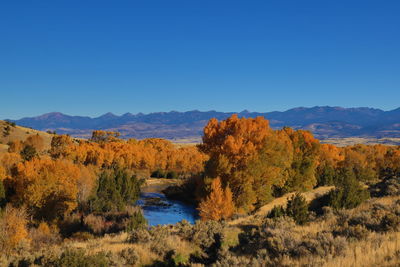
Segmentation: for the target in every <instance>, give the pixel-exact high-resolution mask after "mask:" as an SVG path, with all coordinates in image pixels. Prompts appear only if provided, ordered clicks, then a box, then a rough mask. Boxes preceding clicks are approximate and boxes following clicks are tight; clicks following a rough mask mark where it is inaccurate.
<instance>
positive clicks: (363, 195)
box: [327, 169, 370, 209]
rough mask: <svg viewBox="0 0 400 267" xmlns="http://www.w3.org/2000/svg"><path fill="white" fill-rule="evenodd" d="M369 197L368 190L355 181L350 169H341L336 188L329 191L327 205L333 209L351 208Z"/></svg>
mask: <svg viewBox="0 0 400 267" xmlns="http://www.w3.org/2000/svg"><path fill="white" fill-rule="evenodd" d="M369 197H370V195H369V192H368V191H367V190H366V189H364V188H363V187H362V186H361V185H360V184H359V182H358V181H357V179H356V177H355V174H354V172H353V171H352V170H349V169H344V170H342V171H341V177H340V180H338V184H337V188H336V189H333V190H332V191H331V192H329V194H328V197H327V201H328V203H327V204H328V205H329V206H331V207H333V208H334V209H343V208H344V209H352V208H355V207H357V206H358V205H360V204H361V203H362V202H364V201H365V200H367V199H368V198H369Z"/></svg>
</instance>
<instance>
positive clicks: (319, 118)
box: [14, 106, 400, 139]
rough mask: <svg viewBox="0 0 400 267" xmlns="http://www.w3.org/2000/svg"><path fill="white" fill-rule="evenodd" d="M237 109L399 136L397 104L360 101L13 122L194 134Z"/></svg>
mask: <svg viewBox="0 0 400 267" xmlns="http://www.w3.org/2000/svg"><path fill="white" fill-rule="evenodd" d="M234 113H237V114H238V115H239V117H246V118H251V117H257V116H264V117H265V118H267V119H268V120H269V121H270V125H271V127H273V128H275V129H279V128H282V127H283V126H291V127H293V128H295V129H309V130H311V131H312V132H313V133H314V134H315V135H316V137H317V138H329V137H355V136H370V137H374V136H375V137H376V136H381V137H382V136H383V137H400V126H399V125H400V108H398V109H394V110H392V111H383V110H380V109H374V108H367V107H360V108H344V107H331V106H315V107H310V108H307V107H298V108H293V109H289V110H287V111H279V112H278V111H275V112H264V113H261V112H251V111H249V110H243V111H241V112H218V111H215V110H210V111H198V110H192V111H186V112H178V111H169V112H153V113H149V114H143V113H137V114H131V113H125V114H123V115H121V116H118V115H115V114H113V113H111V112H108V113H106V114H104V115H101V116H100V117H97V118H90V117H82V116H69V115H65V114H63V113H60V112H51V113H46V114H43V115H41V116H38V117H33V118H23V119H20V120H14V122H16V123H17V124H19V125H21V126H26V127H32V128H34V129H38V130H55V131H57V133H61V134H64V133H65V134H70V135H72V136H77V137H87V136H90V133H91V131H92V130H113V131H121V132H122V133H123V136H125V137H134V138H148V137H160V138H167V139H173V138H199V137H200V136H201V134H202V131H203V127H204V126H205V124H206V123H207V121H208V120H209V119H211V118H216V119H218V120H219V121H220V120H224V119H226V118H228V117H229V116H231V115H232V114H234Z"/></svg>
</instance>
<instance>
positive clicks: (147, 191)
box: [137, 179, 198, 226]
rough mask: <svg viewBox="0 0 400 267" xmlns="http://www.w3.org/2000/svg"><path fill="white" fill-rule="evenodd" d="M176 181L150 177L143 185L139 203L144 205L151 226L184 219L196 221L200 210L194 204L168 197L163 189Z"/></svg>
mask: <svg viewBox="0 0 400 267" xmlns="http://www.w3.org/2000/svg"><path fill="white" fill-rule="evenodd" d="M175 183H176V181H174V180H169V179H148V180H147V182H146V185H145V186H143V187H142V193H141V195H140V199H139V200H138V202H137V204H138V205H139V206H141V207H142V209H143V213H144V217H145V218H146V219H147V222H148V224H149V226H155V225H159V224H175V223H177V222H180V221H182V220H186V221H188V222H190V223H194V222H195V221H196V220H197V219H198V212H197V210H196V208H195V207H194V206H193V205H190V204H187V203H184V202H181V201H178V200H171V199H168V198H167V197H166V196H165V195H164V194H163V193H162V192H161V191H162V190H163V189H164V188H166V187H168V186H169V185H173V184H175Z"/></svg>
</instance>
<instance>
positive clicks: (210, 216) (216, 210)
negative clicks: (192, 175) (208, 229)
mask: <svg viewBox="0 0 400 267" xmlns="http://www.w3.org/2000/svg"><path fill="white" fill-rule="evenodd" d="M210 190H211V192H210V194H209V196H208V197H207V198H206V199H204V200H203V201H202V202H201V203H200V205H199V208H198V210H199V212H200V217H201V219H202V220H216V221H219V220H221V219H228V218H230V217H231V216H232V214H233V211H234V205H233V201H232V192H231V190H230V189H229V187H228V186H227V187H226V188H225V189H223V188H222V185H221V179H220V178H219V177H218V178H216V179H214V180H213V181H212V182H211V188H210Z"/></svg>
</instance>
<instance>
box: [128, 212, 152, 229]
mask: <svg viewBox="0 0 400 267" xmlns="http://www.w3.org/2000/svg"><path fill="white" fill-rule="evenodd" d="M146 225H147V220H146V218H145V217H144V216H143V213H142V212H141V211H136V212H134V213H133V214H132V216H131V217H130V218H129V221H128V224H127V226H126V230H127V231H129V232H130V231H133V230H137V229H140V228H143V227H145V226H146Z"/></svg>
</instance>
